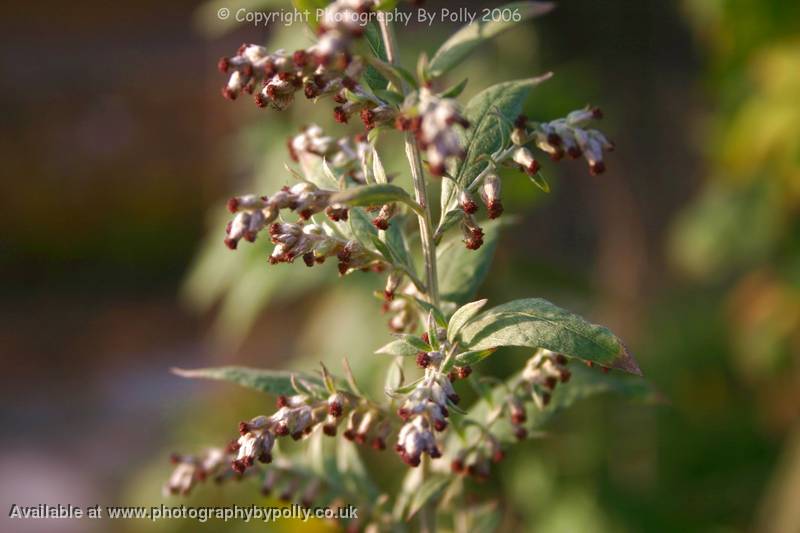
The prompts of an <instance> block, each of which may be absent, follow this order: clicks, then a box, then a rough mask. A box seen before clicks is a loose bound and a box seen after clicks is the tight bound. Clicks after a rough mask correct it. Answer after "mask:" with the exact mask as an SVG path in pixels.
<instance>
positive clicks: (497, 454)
mask: <svg viewBox="0 0 800 533" xmlns="http://www.w3.org/2000/svg"><path fill="white" fill-rule="evenodd" d="M505 458H506V453H505V452H504V451H503V450H495V451H494V453H493V454H492V461H493V462H495V463H499V462H500V461H502V460H503V459H505Z"/></svg>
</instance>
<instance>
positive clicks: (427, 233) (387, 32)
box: [378, 12, 439, 307]
mask: <svg viewBox="0 0 800 533" xmlns="http://www.w3.org/2000/svg"><path fill="white" fill-rule="evenodd" d="M378 23H379V25H380V29H381V37H382V38H383V45H384V47H385V48H386V59H387V60H388V62H389V63H390V64H395V63H397V42H396V40H395V36H394V30H393V29H392V26H391V23H389V21H388V20H387V19H386V16H385V13H383V12H381V13H380V14H379V16H378ZM403 89H405V88H403ZM403 92H405V90H404V91H403ZM405 144H406V157H407V158H408V164H409V165H410V167H411V177H412V178H413V180H414V193H415V195H416V200H417V203H418V204H419V205H420V207H422V213H419V212H417V218H418V220H419V233H420V242H421V243H422V257H423V260H424V261H425V277H426V281H427V283H426V288H427V296H428V301H429V302H430V303H432V304H433V305H434V306H436V307H439V279H438V274H437V272H436V248H435V246H436V245H435V244H434V241H433V224H432V216H431V207H430V204H429V203H428V192H427V184H426V183H425V175H424V174H423V171H422V157H421V156H420V153H419V147H418V146H417V142H416V139H414V135H413V134H412V133H411V132H406V138H405Z"/></svg>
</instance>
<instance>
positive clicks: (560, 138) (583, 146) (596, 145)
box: [511, 106, 614, 175]
mask: <svg viewBox="0 0 800 533" xmlns="http://www.w3.org/2000/svg"><path fill="white" fill-rule="evenodd" d="M602 117H603V113H602V112H601V111H600V109H599V108H597V107H590V106H587V107H585V108H583V109H578V110H576V111H572V112H571V113H569V114H568V115H567V116H566V117H564V118H559V119H556V120H553V121H550V122H541V123H533V122H529V121H528V119H527V118H526V117H524V116H520V117H518V118H517V120H516V121H515V123H514V130H513V131H512V135H511V139H512V141H513V142H514V144H516V145H517V146H520V147H521V149H522V148H524V146H523V145H525V144H527V143H533V144H534V145H535V146H536V147H537V148H539V149H540V150H542V151H543V152H545V153H546V154H547V155H548V156H550V158H551V159H552V160H554V161H559V160H560V159H562V158H563V157H564V155H567V156H569V157H571V158H572V159H577V158H579V157H580V156H581V155H583V157H584V158H586V161H587V162H588V164H589V172H590V173H591V174H592V175H597V174H602V173H603V172H604V171H605V169H606V166H605V163H604V161H603V154H604V153H605V152H608V151H612V150H613V149H614V143H612V142H611V141H609V140H608V139H607V138H606V136H605V135H603V134H602V133H601V132H600V131H598V130H596V129H587V128H586V126H587V125H588V124H589V122H590V121H592V120H597V119H600V118H602ZM521 149H520V150H521ZM520 150H517V151H516V152H515V153H514V162H515V163H517V164H518V165H520V166H521V167H522V168H523V169H524V170H525V171H526V172H528V173H534V174H535V172H536V171H538V168H539V165H538V162H536V159H535V158H533V155H532V154H531V153H530V151H528V150H527V149H525V150H526V151H524V152H523V151H520Z"/></svg>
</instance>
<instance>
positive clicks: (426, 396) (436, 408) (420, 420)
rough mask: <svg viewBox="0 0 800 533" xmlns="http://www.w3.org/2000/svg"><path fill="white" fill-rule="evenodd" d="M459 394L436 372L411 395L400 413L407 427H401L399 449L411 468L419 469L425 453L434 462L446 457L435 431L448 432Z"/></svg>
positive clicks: (427, 377)
mask: <svg viewBox="0 0 800 533" xmlns="http://www.w3.org/2000/svg"><path fill="white" fill-rule="evenodd" d="M458 402H459V397H458V394H456V392H455V390H454V389H453V385H452V383H451V382H450V379H449V377H448V376H447V375H441V374H439V373H438V372H436V371H435V370H434V369H429V370H427V371H426V374H425V377H424V378H423V380H422V381H421V382H420V384H419V385H417V386H416V387H415V388H414V390H412V391H411V393H409V395H408V396H407V397H406V399H405V401H404V402H403V404H402V405H401V406H400V408H399V409H398V410H397V415H398V416H399V417H400V418H402V419H403V421H404V422H405V424H404V425H403V427H402V428H400V432H399V434H398V436H397V445H396V446H395V450H396V451H397V453H398V454H400V457H401V458H402V459H403V461H404V462H405V463H406V464H408V465H409V466H419V463H420V460H421V456H422V454H423V453H427V454H428V455H430V457H431V458H432V459H436V458H438V457H441V456H442V452H441V451H440V450H439V446H438V445H437V443H436V436H435V434H434V431H439V432H441V431H444V430H445V429H447V418H448V416H449V414H450V413H449V411H448V409H447V405H448V403H451V404H457V403H458Z"/></svg>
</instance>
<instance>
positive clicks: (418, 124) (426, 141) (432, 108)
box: [395, 87, 469, 176]
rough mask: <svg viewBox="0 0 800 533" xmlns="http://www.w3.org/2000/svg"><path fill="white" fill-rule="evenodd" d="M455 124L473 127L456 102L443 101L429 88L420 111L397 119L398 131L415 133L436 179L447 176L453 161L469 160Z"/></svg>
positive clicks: (425, 91)
mask: <svg viewBox="0 0 800 533" xmlns="http://www.w3.org/2000/svg"><path fill="white" fill-rule="evenodd" d="M455 124H458V125H460V126H461V127H462V128H468V127H469V121H468V120H467V119H465V118H464V117H463V116H462V115H461V112H460V111H459V109H458V104H457V103H456V101H455V100H453V99H450V98H440V97H438V96H436V95H435V94H434V93H433V92H432V91H431V90H430V89H428V88H427V87H423V88H422V89H421V90H420V94H419V104H418V109H417V110H416V111H409V112H407V113H404V114H402V115H398V116H397V118H396V119H395V125H396V126H397V128H398V129H401V130H410V131H413V132H414V134H415V136H416V138H417V144H418V145H419V147H420V149H422V150H423V151H424V152H425V155H426V158H427V161H428V168H429V170H430V172H431V174H433V175H434V176H442V175H444V173H445V169H446V164H447V162H448V161H449V160H451V159H453V158H458V159H463V158H464V156H465V151H464V147H463V146H461V140H460V138H459V135H458V132H457V131H456V130H455V128H453V126H454V125H455Z"/></svg>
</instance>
